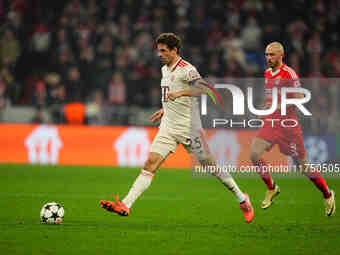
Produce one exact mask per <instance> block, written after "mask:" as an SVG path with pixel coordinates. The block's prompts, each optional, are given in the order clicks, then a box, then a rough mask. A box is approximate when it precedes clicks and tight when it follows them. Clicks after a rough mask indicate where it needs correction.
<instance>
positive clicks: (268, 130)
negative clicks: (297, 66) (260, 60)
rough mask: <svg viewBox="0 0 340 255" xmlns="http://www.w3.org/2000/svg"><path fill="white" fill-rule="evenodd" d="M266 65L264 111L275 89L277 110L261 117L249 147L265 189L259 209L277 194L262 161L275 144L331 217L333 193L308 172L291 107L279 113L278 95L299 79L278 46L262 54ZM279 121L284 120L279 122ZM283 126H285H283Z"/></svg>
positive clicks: (298, 95) (317, 175)
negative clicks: (317, 194) (315, 190)
mask: <svg viewBox="0 0 340 255" xmlns="http://www.w3.org/2000/svg"><path fill="white" fill-rule="evenodd" d="M265 56H266V61H267V65H268V66H269V68H268V69H267V70H266V71H265V100H266V102H265V109H268V108H270V107H271V106H272V100H273V98H272V95H273V93H272V92H273V88H277V89H278V92H279V93H278V95H279V96H278V107H277V109H276V110H275V111H274V113H272V114H270V115H266V116H265V117H264V126H263V127H262V128H260V129H259V131H258V133H257V136H256V138H255V139H254V140H253V143H252V145H251V160H252V162H253V164H254V165H256V166H258V167H259V173H260V175H261V178H262V180H263V181H264V182H265V184H266V185H267V188H268V189H267V191H266V195H265V199H264V201H263V202H262V208H263V209H266V208H268V207H269V206H270V205H271V204H272V200H273V199H274V198H275V197H276V196H277V195H278V194H279V193H280V188H279V186H278V185H277V184H276V183H274V181H273V179H272V178H271V176H270V174H269V172H268V171H267V170H268V168H266V166H267V164H266V162H265V161H264V160H263V159H262V155H263V153H264V152H265V151H269V150H271V148H272V147H273V146H274V145H275V144H277V145H278V146H279V148H280V152H281V153H283V154H285V155H288V156H291V157H292V158H293V160H294V163H295V164H296V165H297V166H299V167H300V170H301V171H302V172H303V173H304V174H305V175H306V176H307V177H308V178H309V179H310V180H311V181H312V182H313V183H314V184H315V185H316V187H317V188H318V189H319V190H320V191H321V192H322V194H323V197H324V198H325V213H326V215H327V216H332V215H334V213H335V192H334V191H332V190H330V189H328V187H327V184H326V181H325V180H324V178H323V177H322V176H321V174H320V173H319V172H317V171H311V169H310V167H309V165H308V161H307V158H306V151H305V147H304V143H303V138H302V131H301V127H300V124H299V122H298V118H297V115H296V108H295V106H294V105H288V106H287V108H286V115H282V113H281V100H280V98H281V97H280V92H281V89H282V88H283V87H293V88H294V87H295V88H299V87H301V84H300V81H299V77H298V75H297V74H296V72H295V71H294V69H292V68H291V67H289V66H287V65H286V64H284V63H283V62H282V59H283V57H284V49H283V46H282V44H280V43H278V42H273V43H270V44H269V45H268V46H267V48H266V52H265ZM303 97H304V94H303V93H287V98H303ZM282 120H285V121H284V122H282ZM283 123H285V124H283Z"/></svg>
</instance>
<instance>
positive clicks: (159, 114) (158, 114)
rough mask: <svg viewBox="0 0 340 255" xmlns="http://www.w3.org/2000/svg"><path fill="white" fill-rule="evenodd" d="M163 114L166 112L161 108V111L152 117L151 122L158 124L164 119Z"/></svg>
mask: <svg viewBox="0 0 340 255" xmlns="http://www.w3.org/2000/svg"><path fill="white" fill-rule="evenodd" d="M163 114H164V110H163V108H161V109H160V110H159V111H157V112H155V113H154V114H152V115H151V117H150V120H151V121H152V122H157V121H159V120H160V119H161V118H162V117H163Z"/></svg>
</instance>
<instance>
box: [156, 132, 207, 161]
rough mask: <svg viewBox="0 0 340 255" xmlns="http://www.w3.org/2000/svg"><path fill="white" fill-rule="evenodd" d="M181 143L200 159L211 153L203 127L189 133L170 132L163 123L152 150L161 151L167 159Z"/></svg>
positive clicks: (204, 158)
mask: <svg viewBox="0 0 340 255" xmlns="http://www.w3.org/2000/svg"><path fill="white" fill-rule="evenodd" d="M179 144H182V145H183V147H184V148H185V149H186V151H187V152H188V153H194V154H195V155H196V157H197V159H198V160H199V161H201V160H206V159H207V158H208V156H209V154H210V153H209V146H208V144H207V142H206V139H205V134H204V130H203V129H201V128H200V129H195V130H194V131H192V132H191V134H189V135H188V134H184V133H174V132H170V131H169V129H168V128H166V127H164V126H162V125H161V127H160V129H159V131H158V133H157V135H156V137H155V139H154V140H153V143H152V145H151V149H150V152H156V153H159V154H161V155H162V156H163V158H164V159H166V158H167V157H168V155H169V154H170V153H172V152H175V151H176V148H177V146H178V145H179Z"/></svg>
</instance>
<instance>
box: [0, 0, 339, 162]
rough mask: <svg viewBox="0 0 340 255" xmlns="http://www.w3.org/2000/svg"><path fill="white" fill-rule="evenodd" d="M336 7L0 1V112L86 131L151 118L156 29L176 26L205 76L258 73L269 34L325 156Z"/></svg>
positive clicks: (335, 86)
mask: <svg viewBox="0 0 340 255" xmlns="http://www.w3.org/2000/svg"><path fill="white" fill-rule="evenodd" d="M286 6H291V7H289V8H286ZM339 7H340V1H335V0H334V1H317V0H315V1H285V2H282V1H256V0H248V1H247V0H238V1H218V0H215V1H209V2H208V1H188V0H186V1H151V0H149V1H115V0H104V1H95V0H88V1H79V0H72V1H56V2H47V1H42V0H32V1H26V0H13V1H6V0H0V20H1V24H2V25H1V30H0V31H1V40H0V120H1V121H2V122H3V123H13V122H16V123H18V122H19V123H34V124H43V123H47V124H53V125H55V124H57V125H60V124H66V125H72V124H77V125H83V126H84V128H85V130H86V126H91V127H92V128H94V127H93V126H98V125H101V126H102V125H106V126H111V125H115V126H130V127H133V126H150V125H152V123H151V122H150V121H149V120H148V116H149V115H150V114H151V113H152V112H154V111H155V110H157V109H158V108H159V107H160V86H159V81H160V63H159V60H158V58H157V56H156V53H155V44H154V39H155V38H156V36H157V35H158V34H160V33H161V32H164V31H173V32H176V33H178V34H179V35H180V36H181V38H182V39H183V49H182V51H181V54H182V56H183V57H184V58H185V59H187V60H188V61H190V62H191V63H192V64H194V65H195V66H197V68H198V70H199V71H200V73H201V74H202V76H204V77H206V78H207V79H210V80H212V81H213V80H215V79H216V78H218V79H220V80H222V81H223V80H228V81H230V80H231V79H238V78H246V77H263V71H264V69H265V61H264V54H263V52H264V47H265V45H266V44H267V43H269V42H271V41H276V40H277V41H280V42H282V43H283V44H284V46H285V49H286V56H287V57H286V58H285V61H286V63H287V64H288V65H290V66H292V67H293V68H294V69H295V70H296V71H297V73H298V74H299V75H300V77H303V78H308V79H313V82H306V83H304V84H303V86H305V87H307V88H308V89H310V90H311V91H312V95H313V100H314V101H313V105H312V106H313V108H312V112H313V118H312V119H313V121H312V122H307V123H308V124H306V125H303V129H304V132H305V135H306V136H307V135H308V136H309V135H311V137H312V139H314V140H313V142H312V144H315V145H318V144H319V143H318V141H320V139H321V142H323V143H326V144H327V146H326V147H327V153H328V154H329V157H327V160H325V159H324V158H323V161H329V160H334V159H335V156H334V155H335V154H336V144H335V140H336V139H323V138H322V137H325V136H331V137H333V138H335V135H336V132H337V131H338V130H339V127H340V118H339V116H340V115H339V100H338V97H339V95H340V89H339V85H340V84H339V81H338V79H336V78H337V77H339V76H340V50H339V45H340V34H339V30H338V29H337V28H338V27H339V25H340V24H339V23H340V18H339V15H340V14H339V11H338V10H339ZM315 17H318V18H317V19H316V18H315ZM327 78H333V79H332V80H330V79H327ZM255 89H256V90H257V93H259V94H262V89H263V88H262V87H261V86H257V87H256V88H255ZM229 103H230V102H229ZM226 107H231V104H230V105H226ZM4 128H5V130H6V128H7V130H8V128H9V127H6V126H4ZM34 128H35V127H32V129H31V131H33V130H34ZM77 128H79V129H80V127H77ZM80 130H81V129H80ZM144 130H145V132H150V131H148V129H146V128H144ZM151 130H152V129H151ZM98 132H99V129H98ZM151 132H153V131H151ZM228 132H234V133H236V136H237V135H238V136H239V131H236V130H234V131H233V130H228ZM85 133H86V132H85ZM3 135H5V136H6V137H2V138H1V140H2V141H5V140H6V141H7V142H9V143H11V141H9V139H8V137H7V132H4V133H2V136H3ZM107 135H109V134H107ZM120 135H123V133H121V134H120ZM45 136H46V135H45ZM14 139H15V136H14ZM85 139H86V138H85ZM136 139H138V137H136ZM150 139H152V137H151V138H150ZM82 140H84V139H83V138H79V142H81V141H82ZM250 140H251V139H250ZM150 141H151V140H150ZM329 141H331V144H330V143H329ZM137 143H138V142H137ZM2 144H3V145H5V143H4V142H3V143H2ZM20 146H21V147H20V149H24V139H23V140H22V141H21V145H20ZM235 146H236V145H235ZM241 146H242V149H243V147H246V146H245V145H241ZM6 147H7V146H3V148H6ZM144 147H145V146H144ZM323 148H325V147H322V148H320V150H323ZM134 149H135V148H132V150H134ZM113 150H114V149H113ZM146 150H147V148H146ZM337 151H339V150H337ZM136 153H137V154H138V152H136ZM136 153H135V154H136ZM28 154H29V153H28V151H27V156H26V162H28V161H29V155H28ZM314 154H316V155H318V154H320V153H319V152H318V151H314ZM3 155H4V154H3ZM185 157H186V156H185V155H184V154H182V153H180V154H179V156H178V159H179V160H180V159H181V158H185ZM1 161H6V157H3V159H1ZM113 161H114V160H113ZM19 162H21V160H19ZM316 162H320V159H319V160H316ZM132 165H133V164H132ZM183 166H187V164H184V163H183Z"/></svg>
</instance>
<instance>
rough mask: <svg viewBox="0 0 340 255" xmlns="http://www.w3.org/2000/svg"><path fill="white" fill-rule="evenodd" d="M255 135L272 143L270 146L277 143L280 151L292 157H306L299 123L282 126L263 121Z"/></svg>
mask: <svg viewBox="0 0 340 255" xmlns="http://www.w3.org/2000/svg"><path fill="white" fill-rule="evenodd" d="M256 137H258V138H261V139H264V140H266V141H268V142H270V143H271V144H272V146H271V147H270V148H269V149H268V151H269V150H271V148H272V147H273V146H274V145H275V144H277V145H278V146H279V148H280V152H281V153H283V154H285V155H288V156H291V157H293V158H294V159H303V158H305V157H306V150H305V146H304V142H303V136H302V131H301V127H300V124H298V125H297V126H296V127H282V126H281V124H279V123H278V124H276V123H275V125H274V127H272V122H271V121H264V126H263V127H261V128H260V129H259V131H258V133H257V135H256Z"/></svg>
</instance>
